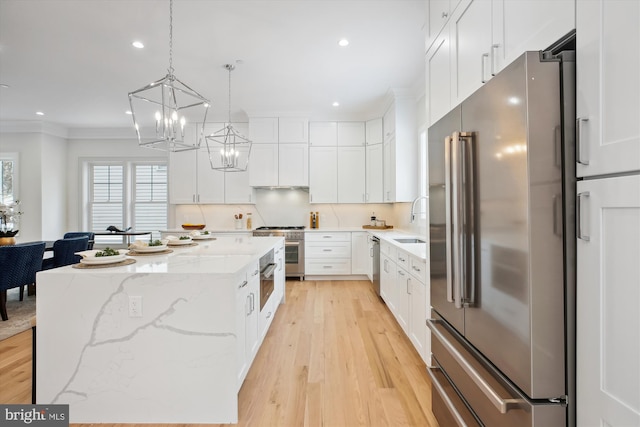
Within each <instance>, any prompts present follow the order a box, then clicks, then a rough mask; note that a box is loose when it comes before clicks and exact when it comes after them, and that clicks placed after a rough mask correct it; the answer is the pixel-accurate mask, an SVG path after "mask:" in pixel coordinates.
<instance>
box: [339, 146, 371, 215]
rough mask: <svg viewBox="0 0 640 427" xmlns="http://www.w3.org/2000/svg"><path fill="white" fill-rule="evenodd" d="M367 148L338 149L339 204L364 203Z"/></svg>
mask: <svg viewBox="0 0 640 427" xmlns="http://www.w3.org/2000/svg"><path fill="white" fill-rule="evenodd" d="M365 178H366V171H365V147H338V203H364V202H366V200H365V199H366V197H365Z"/></svg>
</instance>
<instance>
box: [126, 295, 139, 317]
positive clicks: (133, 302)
mask: <svg viewBox="0 0 640 427" xmlns="http://www.w3.org/2000/svg"><path fill="white" fill-rule="evenodd" d="M129 317H142V297H141V296H129Z"/></svg>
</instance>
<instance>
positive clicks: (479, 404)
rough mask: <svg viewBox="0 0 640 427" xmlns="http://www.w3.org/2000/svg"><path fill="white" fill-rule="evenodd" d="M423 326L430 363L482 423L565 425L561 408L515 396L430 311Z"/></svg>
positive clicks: (504, 426) (495, 425)
mask: <svg viewBox="0 0 640 427" xmlns="http://www.w3.org/2000/svg"><path fill="white" fill-rule="evenodd" d="M427 325H428V326H429V329H430V330H431V352H432V356H433V357H432V359H433V361H434V363H435V364H436V365H437V366H439V367H440V368H441V369H442V370H443V372H444V373H445V374H446V376H447V378H449V379H450V381H451V382H452V383H453V384H454V386H455V388H456V389H457V390H458V391H459V394H460V396H461V398H462V399H463V400H464V401H465V402H466V403H467V404H468V406H469V407H470V408H471V411H472V412H473V413H474V414H475V415H476V416H477V417H478V419H479V420H480V421H481V423H482V424H484V425H486V426H492V427H512V426H522V427H539V426H540V427H542V426H544V427H546V426H562V425H565V417H566V408H565V407H563V406H562V405H559V404H548V403H545V404H536V403H533V402H532V401H530V400H528V399H527V398H526V397H524V396H523V395H521V394H519V393H518V392H517V391H516V389H515V388H514V387H512V386H510V385H509V384H508V383H507V381H506V380H505V379H504V378H503V377H502V376H501V375H500V374H499V373H498V372H497V371H495V370H493V369H492V368H490V367H489V365H488V363H485V362H483V361H481V360H480V359H481V356H480V355H477V354H475V353H474V352H472V350H471V349H469V348H468V347H467V346H465V345H464V344H462V342H461V341H459V340H458V338H457V335H456V333H455V332H454V331H452V330H450V329H449V327H448V326H447V325H446V324H445V323H444V321H443V320H440V319H438V316H437V314H434V313H433V312H432V318H431V319H429V320H427ZM534 420H535V423H534Z"/></svg>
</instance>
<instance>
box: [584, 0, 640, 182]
mask: <svg viewBox="0 0 640 427" xmlns="http://www.w3.org/2000/svg"><path fill="white" fill-rule="evenodd" d="M577 27H578V28H577V34H578V35H577V37H576V45H577V46H576V48H577V52H576V61H577V64H576V66H577V88H576V89H577V94H576V99H577V105H576V110H577V111H576V114H577V117H578V121H577V123H576V126H577V129H576V139H577V141H576V149H577V152H576V160H577V174H578V176H593V175H601V174H609V173H617V172H628V171H637V170H640V2H638V1H634V0H630V1H627V0H606V1H605V0H590V1H578V4H577Z"/></svg>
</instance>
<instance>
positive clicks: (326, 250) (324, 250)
mask: <svg viewBox="0 0 640 427" xmlns="http://www.w3.org/2000/svg"><path fill="white" fill-rule="evenodd" d="M322 251H323V252H332V251H333V249H323V250H322Z"/></svg>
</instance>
